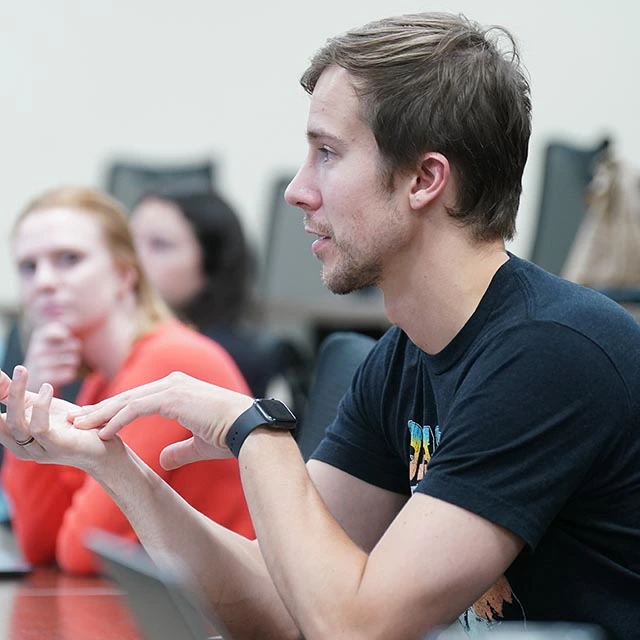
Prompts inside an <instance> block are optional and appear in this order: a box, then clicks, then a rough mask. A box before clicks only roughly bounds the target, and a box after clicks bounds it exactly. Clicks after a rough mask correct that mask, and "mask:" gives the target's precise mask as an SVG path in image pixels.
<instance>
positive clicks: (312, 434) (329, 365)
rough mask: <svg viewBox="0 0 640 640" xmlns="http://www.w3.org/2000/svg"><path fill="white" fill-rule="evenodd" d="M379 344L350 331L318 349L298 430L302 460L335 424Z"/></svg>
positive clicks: (337, 334) (338, 332)
mask: <svg viewBox="0 0 640 640" xmlns="http://www.w3.org/2000/svg"><path fill="white" fill-rule="evenodd" d="M375 343H376V340H375V339H374V338H372V337H370V336H366V335H363V334H360V333H354V332H349V331H336V332H335V333H332V334H330V335H329V336H328V337H327V338H325V339H324V340H323V342H322V344H321V345H320V348H319V349H318V354H317V356H316V360H315V366H314V370H313V374H312V378H311V384H310V386H309V399H308V402H307V407H306V411H305V414H304V416H303V418H302V420H301V421H299V423H298V427H297V429H296V441H297V443H298V446H299V447H300V451H301V453H302V457H303V458H304V459H305V460H308V459H309V457H310V456H311V454H312V453H313V451H314V450H315V448H316V447H317V446H318V444H319V443H320V440H322V438H323V436H324V432H325V429H326V428H327V427H328V426H329V424H330V423H331V422H332V421H333V419H334V418H335V416H336V413H337V410H338V404H339V402H340V400H341V398H342V396H343V395H344V394H345V392H346V391H347V389H348V388H349V385H350V384H351V380H352V378H353V375H354V374H355V372H356V369H357V368H358V367H359V366H360V364H361V363H362V361H363V360H364V359H365V357H366V356H367V354H368V353H369V351H371V349H372V347H373V345H374V344H375Z"/></svg>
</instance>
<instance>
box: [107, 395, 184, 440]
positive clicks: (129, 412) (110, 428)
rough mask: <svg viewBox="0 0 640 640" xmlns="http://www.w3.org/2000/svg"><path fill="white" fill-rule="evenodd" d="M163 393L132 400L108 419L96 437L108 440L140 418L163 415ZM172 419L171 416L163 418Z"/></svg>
mask: <svg viewBox="0 0 640 640" xmlns="http://www.w3.org/2000/svg"><path fill="white" fill-rule="evenodd" d="M164 399H165V394H164V393H153V394H151V395H148V396H144V397H142V398H138V399H137V400H132V401H131V402H129V403H128V404H127V405H126V406H125V407H123V408H122V409H121V410H120V411H118V413H116V414H115V415H114V416H113V417H112V418H110V419H109V420H108V421H107V422H106V424H105V425H104V426H103V427H102V429H100V431H99V433H98V435H99V436H100V438H101V439H102V440H109V439H111V438H113V436H114V435H115V434H116V433H118V431H120V429H122V427H124V426H126V425H128V424H129V423H130V422H133V421H134V420H135V419H136V418H139V417H141V416H152V415H158V414H159V415H165V414H164V412H163V410H162V409H163V401H164ZM165 417H172V416H165Z"/></svg>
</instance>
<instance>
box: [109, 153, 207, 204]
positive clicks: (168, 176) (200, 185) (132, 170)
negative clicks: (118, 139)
mask: <svg viewBox="0 0 640 640" xmlns="http://www.w3.org/2000/svg"><path fill="white" fill-rule="evenodd" d="M215 177H216V170H215V165H214V163H213V162H212V161H211V160H206V159H205V160H202V161H199V162H191V163H184V164H157V165H156V164H146V163H143V162H136V161H127V160H116V161H114V162H113V163H111V165H110V166H109V167H108V169H107V175H106V180H105V189H106V191H107V192H108V193H110V194H111V195H112V196H113V197H114V198H116V199H117V200H119V201H120V202H121V203H122V204H123V205H124V206H125V207H126V208H127V209H128V210H131V208H132V207H133V206H134V205H135V204H136V202H137V201H138V200H139V199H140V198H141V197H142V196H143V195H144V194H145V193H146V192H147V191H151V190H154V189H158V188H163V187H164V188H174V187H175V188H177V189H184V190H193V191H202V190H207V189H211V188H212V187H213V185H214V182H215Z"/></svg>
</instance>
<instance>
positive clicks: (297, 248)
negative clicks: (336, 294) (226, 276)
mask: <svg viewBox="0 0 640 640" xmlns="http://www.w3.org/2000/svg"><path fill="white" fill-rule="evenodd" d="M289 182H290V179H289V178H282V179H279V180H277V181H276V183H275V184H274V189H273V196H272V198H273V199H272V202H271V205H270V212H269V219H268V230H267V246H266V252H265V259H264V268H263V269H262V272H261V276H262V282H261V291H262V292H263V294H264V296H265V298H267V299H276V300H279V301H289V302H301V301H314V302H317V301H318V300H327V303H328V304H331V303H332V302H333V294H331V293H330V292H329V291H328V290H327V289H326V287H325V286H324V285H323V283H322V278H321V277H320V272H321V269H320V263H319V262H318V260H317V259H316V258H315V256H314V255H313V253H312V251H311V243H312V241H313V238H312V237H311V236H310V235H309V234H307V233H306V232H305V230H304V225H303V219H302V218H303V217H302V212H301V211H300V210H299V209H296V208H295V207H292V206H291V205H289V204H287V202H286V201H285V199H284V192H285V189H286V188H287V185H288V184H289Z"/></svg>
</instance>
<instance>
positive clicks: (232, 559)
mask: <svg viewBox="0 0 640 640" xmlns="http://www.w3.org/2000/svg"><path fill="white" fill-rule="evenodd" d="M94 476H95V477H96V479H97V480H98V482H100V484H101V485H102V486H103V487H104V488H105V490H106V491H107V492H108V493H109V495H111V496H112V497H113V499H114V501H115V502H116V503H117V505H118V506H119V507H120V509H121V510H122V511H123V513H124V514H125V516H126V517H127V518H128V519H129V521H130V522H131V525H132V526H133V528H134V530H135V532H136V534H137V535H138V537H139V539H140V542H141V543H142V545H143V546H144V547H145V549H146V550H147V552H148V553H149V555H150V556H151V557H152V558H153V559H154V560H156V561H163V560H165V559H167V558H169V559H170V558H171V556H179V558H180V560H181V562H182V563H183V564H184V565H185V568H186V569H187V570H188V571H189V578H190V580H191V585H190V586H191V587H192V588H193V589H195V591H196V593H197V594H198V595H199V596H200V597H202V599H203V600H204V601H205V602H206V603H210V605H211V606H212V607H213V608H214V609H215V611H216V613H217V615H218V616H219V617H220V618H221V619H222V620H223V621H224V623H225V624H226V625H227V627H228V628H229V630H230V631H231V632H232V633H233V634H234V637H237V638H265V639H268V638H278V639H284V638H298V637H299V634H298V632H297V630H296V629H295V626H294V624H293V622H292V620H291V618H290V616H289V615H288V613H287V611H286V609H285V608H284V606H283V605H282V602H281V600H280V598H279V597H278V595H277V592H276V590H275V588H274V586H273V583H272V581H271V578H270V577H269V574H268V572H267V570H266V567H265V564H264V561H263V559H262V556H261V554H260V549H259V547H258V545H257V544H256V543H255V541H250V540H247V539H246V538H243V537H242V536H239V535H238V534H236V533H233V532H231V531H229V530H227V529H225V528H224V527H222V526H220V525H218V524H216V523H214V522H212V521H211V520H209V519H208V518H207V517H206V516H204V515H202V514H201V513H199V512H198V511H196V510H195V509H194V508H192V507H191V506H190V505H189V504H188V503H187V502H186V501H185V500H184V499H183V498H182V497H180V496H179V495H178V494H177V493H176V492H175V491H174V490H173V489H172V488H171V487H170V486H169V485H167V484H166V483H165V482H164V481H163V480H162V479H161V478H160V477H159V476H158V475H157V474H155V473H154V472H153V471H152V470H151V469H150V468H149V467H148V466H147V465H146V464H145V463H144V462H142V461H141V460H140V459H139V458H138V457H137V456H136V455H135V453H133V452H132V451H131V450H130V449H129V448H125V449H124V451H122V450H121V451H120V452H119V453H118V455H117V457H116V459H115V460H112V461H111V464H109V465H108V466H107V465H104V466H102V467H101V470H100V471H98V472H95V473H94Z"/></svg>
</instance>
